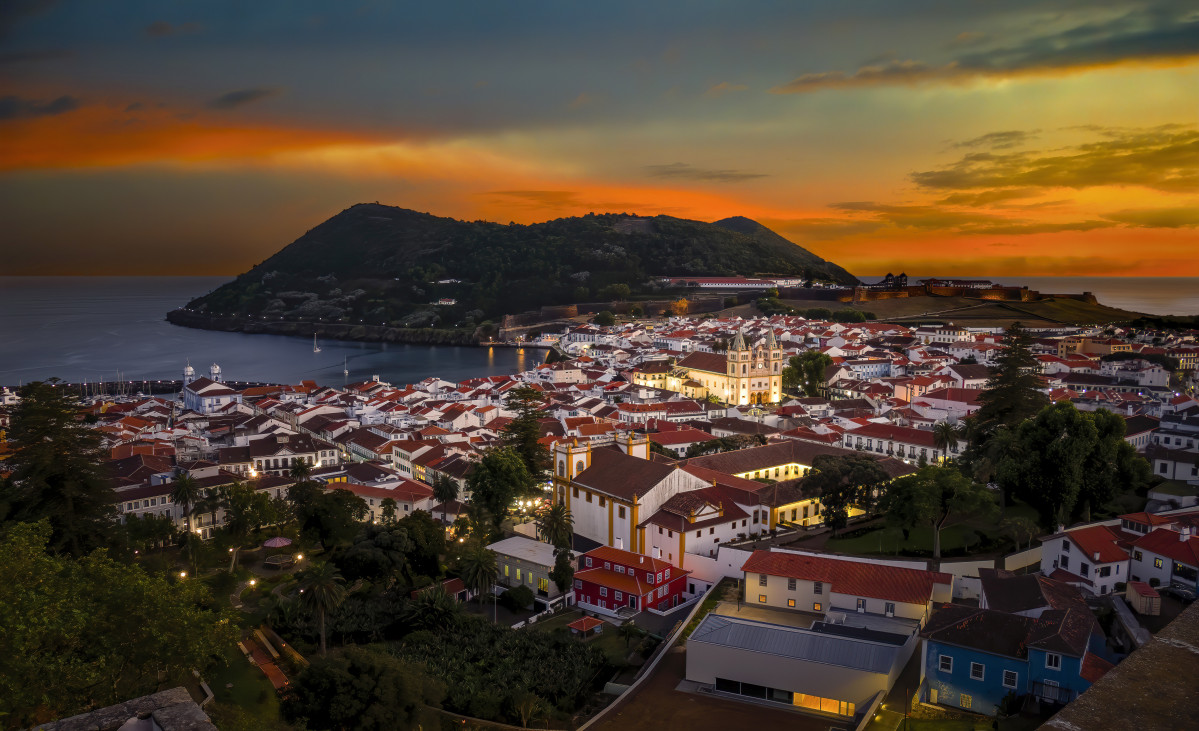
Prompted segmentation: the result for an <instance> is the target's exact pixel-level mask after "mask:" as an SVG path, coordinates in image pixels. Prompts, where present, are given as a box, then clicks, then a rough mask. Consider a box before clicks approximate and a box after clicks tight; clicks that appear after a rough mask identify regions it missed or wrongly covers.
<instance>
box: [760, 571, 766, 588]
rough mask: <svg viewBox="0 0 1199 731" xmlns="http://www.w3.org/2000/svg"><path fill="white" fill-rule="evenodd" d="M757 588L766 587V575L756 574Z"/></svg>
mask: <svg viewBox="0 0 1199 731" xmlns="http://www.w3.org/2000/svg"><path fill="white" fill-rule="evenodd" d="M758 586H766V574H758Z"/></svg>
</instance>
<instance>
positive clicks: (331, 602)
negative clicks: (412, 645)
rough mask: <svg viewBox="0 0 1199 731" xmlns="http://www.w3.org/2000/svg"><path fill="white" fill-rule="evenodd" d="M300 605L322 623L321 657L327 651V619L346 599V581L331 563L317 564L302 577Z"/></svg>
mask: <svg viewBox="0 0 1199 731" xmlns="http://www.w3.org/2000/svg"><path fill="white" fill-rule="evenodd" d="M299 586H300V605H301V606H303V607H304V608H305V609H307V610H308V611H310V612H312V613H313V614H315V615H316V616H317V619H318V621H319V623H320V633H321V655H322V656H324V655H325V654H327V653H326V649H325V617H326V616H327V615H328V614H330V613H331V612H334V611H336V609H337V608H338V607H339V606H341V603H342V602H343V601H344V600H345V598H346V588H345V579H343V578H342V576H341V574H339V573H337V567H336V566H334V565H333V564H331V563H320V564H315V565H313V566H311V567H310V568H308V569H307V570H306V571H305V572H304V573H303V574H302V575H301V576H300V583H299Z"/></svg>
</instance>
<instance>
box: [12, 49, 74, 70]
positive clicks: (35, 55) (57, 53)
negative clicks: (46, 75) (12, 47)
mask: <svg viewBox="0 0 1199 731" xmlns="http://www.w3.org/2000/svg"><path fill="white" fill-rule="evenodd" d="M74 56H75V52H74V51H66V50H62V49H52V50H48V51H10V52H8V53H0V66H7V65H9V64H18V63H36V62H38V61H56V60H58V59H62V58H73V57H74Z"/></svg>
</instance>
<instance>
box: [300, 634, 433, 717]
mask: <svg viewBox="0 0 1199 731" xmlns="http://www.w3.org/2000/svg"><path fill="white" fill-rule="evenodd" d="M444 696H445V688H444V687H443V686H442V685H441V684H440V683H438V682H437V681H435V680H433V679H432V678H430V677H428V676H426V675H424V674H423V673H421V672H420V670H418V669H417V668H415V667H413V666H411V665H409V664H407V663H405V662H403V661H402V660H399V659H397V658H395V657H393V656H391V655H387V654H384V653H381V652H374V651H371V650H366V649H360V648H356V647H347V648H346V649H345V650H343V651H342V652H341V653H340V654H338V655H336V656H334V657H327V658H318V659H317V660H315V661H314V662H313V663H312V664H311V665H310V666H309V667H307V668H305V669H304V670H303V671H302V672H300V674H299V675H297V676H296V677H295V679H294V680H293V682H292V683H291V684H290V685H289V686H288V688H287V692H286V695H285V696H284V699H283V704H282V707H281V709H280V710H281V711H282V713H283V717H284V718H286V719H287V720H288V721H290V722H292V723H297V722H302V723H303V725H304V727H305V728H309V729H313V730H314V731H317V730H324V729H332V730H334V731H349V730H350V729H362V730H364V731H389V730H390V729H414V728H420V727H422V721H423V720H425V715H426V713H427V712H426V711H425V707H426V706H434V707H436V706H438V705H440V703H441V699H442V698H443V697H444Z"/></svg>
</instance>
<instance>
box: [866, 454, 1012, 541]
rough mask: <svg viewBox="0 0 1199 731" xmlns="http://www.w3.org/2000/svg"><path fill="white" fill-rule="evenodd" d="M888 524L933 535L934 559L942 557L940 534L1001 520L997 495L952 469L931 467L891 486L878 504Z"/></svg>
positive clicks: (896, 481) (901, 479) (901, 478)
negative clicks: (917, 529)
mask: <svg viewBox="0 0 1199 731" xmlns="http://www.w3.org/2000/svg"><path fill="white" fill-rule="evenodd" d="M879 512H881V513H883V514H884V515H885V516H886V519H887V523H888V524H889V525H892V526H897V527H900V528H903V529H904V530H905V532H906V531H907V530H910V529H912V528H916V527H921V526H926V527H928V528H931V529H932V531H933V556H935V557H936V558H940V557H941V532H942V531H944V530H945V529H946V528H949V527H950V526H955V525H966V524H984V523H987V522H989V521H993V520H994V519H995V518H997V517H998V516H999V505H998V503H996V501H995V495H994V493H992V492H991V491H989V490H988V489H987V488H986V487H983V486H982V485H979V484H977V483H975V482H974V481H973V480H971V479H970V478H968V477H966V476H964V475H963V474H962V473H961V472H958V471H957V470H956V469H954V468H952V467H939V466H937V465H929V466H927V467H923V468H921V469H920V471H919V472H917V473H916V474H914V475H905V476H904V477H900V478H899V479H897V480H895V481H894V482H892V483H891V484H890V485H889V486H888V487H887V492H886V494H885V495H883V497H882V499H881V500H880V501H879Z"/></svg>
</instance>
